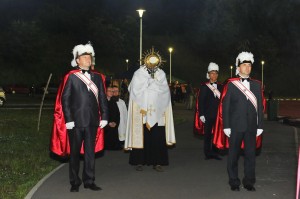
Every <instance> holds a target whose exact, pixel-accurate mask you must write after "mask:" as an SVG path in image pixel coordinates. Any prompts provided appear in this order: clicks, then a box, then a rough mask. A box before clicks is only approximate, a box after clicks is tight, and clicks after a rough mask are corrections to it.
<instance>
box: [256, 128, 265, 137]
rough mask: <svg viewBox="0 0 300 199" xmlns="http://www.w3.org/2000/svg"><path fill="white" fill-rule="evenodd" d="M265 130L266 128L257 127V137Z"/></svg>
mask: <svg viewBox="0 0 300 199" xmlns="http://www.w3.org/2000/svg"><path fill="white" fill-rule="evenodd" d="M263 131H264V130H262V129H257V132H256V137H257V136H260V135H261V134H262V132H263Z"/></svg>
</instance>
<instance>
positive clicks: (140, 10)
mask: <svg viewBox="0 0 300 199" xmlns="http://www.w3.org/2000/svg"><path fill="white" fill-rule="evenodd" d="M145 11H146V10H143V9H138V10H137V12H138V13H139V16H140V65H142V35H143V18H142V17H143V13H144V12H145Z"/></svg>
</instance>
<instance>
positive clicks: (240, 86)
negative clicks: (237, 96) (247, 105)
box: [232, 80, 257, 112]
mask: <svg viewBox="0 0 300 199" xmlns="http://www.w3.org/2000/svg"><path fill="white" fill-rule="evenodd" d="M232 83H233V84H234V85H235V86H236V87H237V88H238V89H240V91H242V93H243V94H244V95H245V96H246V97H247V98H248V99H249V100H250V102H251V103H252V104H253V106H254V108H255V110H256V112H257V99H256V97H255V95H254V94H253V93H252V92H251V91H250V90H249V89H248V88H246V86H244V84H242V83H241V82H240V81H238V80H234V81H232Z"/></svg>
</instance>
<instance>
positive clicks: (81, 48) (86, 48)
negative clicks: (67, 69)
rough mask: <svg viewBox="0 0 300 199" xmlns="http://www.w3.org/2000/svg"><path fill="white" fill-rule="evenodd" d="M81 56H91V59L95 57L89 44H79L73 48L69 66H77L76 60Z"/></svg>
mask: <svg viewBox="0 0 300 199" xmlns="http://www.w3.org/2000/svg"><path fill="white" fill-rule="evenodd" d="M81 55H91V56H92V58H93V57H94V56H95V52H94V48H93V46H92V45H91V44H90V43H88V44H85V45H82V44H80V45H77V46H75V47H74V48H73V60H72V62H71V65H72V66H73V67H76V66H77V63H76V59H77V58H78V57H79V56H81Z"/></svg>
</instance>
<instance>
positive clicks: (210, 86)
mask: <svg viewBox="0 0 300 199" xmlns="http://www.w3.org/2000/svg"><path fill="white" fill-rule="evenodd" d="M206 86H207V87H208V88H209V89H210V90H211V91H212V92H213V93H214V94H215V95H216V96H217V97H218V98H219V99H220V96H221V93H220V91H219V90H218V89H217V88H215V87H214V86H213V85H211V84H210V83H206Z"/></svg>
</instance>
